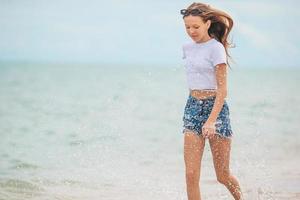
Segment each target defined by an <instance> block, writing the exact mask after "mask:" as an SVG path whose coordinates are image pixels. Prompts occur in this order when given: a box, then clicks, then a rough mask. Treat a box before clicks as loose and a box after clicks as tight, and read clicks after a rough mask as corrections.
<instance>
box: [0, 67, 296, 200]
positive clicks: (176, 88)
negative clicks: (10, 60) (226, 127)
mask: <svg viewBox="0 0 300 200" xmlns="http://www.w3.org/2000/svg"><path fill="white" fill-rule="evenodd" d="M299 84H300V70H299V69H293V68H289V69H285V68H284V67H283V68H280V69H277V68H275V69H270V68H259V67H255V68H251V69H249V68H242V67H239V68H238V67H236V68H234V67H233V68H232V69H229V70H228V88H229V89H228V96H227V99H226V100H227V102H228V105H229V109H230V118H231V125H232V128H233V132H234V135H233V138H232V148H231V159H230V169H231V172H232V174H233V175H234V176H236V177H237V179H238V180H239V181H240V184H241V187H242V190H243V193H244V197H245V199H249V200H266V199H270V200H271V199H272V200H273V199H274V200H275V199H278V200H296V199H300V187H299V185H300V171H299V164H300V157H299V154H298V153H299V151H300V133H299V131H298V128H299V119H300V114H299V113H300V106H299V102H300V101H299V100H300V92H299V91H300V90H299V88H298V86H299ZM187 97H188V89H187V85H186V81H185V74H184V69H183V67H182V66H180V65H178V66H160V67H157V66H156V67H151V66H139V65H132V66H113V65H100V64H99V65H97V64H94V65H84V64H80V65H72V64H26V63H25V64H22V63H21V64H20V63H19V64H5V63H2V64H1V65H0V101H1V104H0V136H1V140H0V200H17V199H32V200H48V199H49V200H50V199H61V200H69V199H70V200H71V199H72V200H90V199H101V200H102V199H103V200H123V199H131V200H140V199H143V200H150V199H157V200H165V199H168V200H186V199H187V196H186V185H185V166H184V160H183V134H182V125H183V124H182V115H183V109H184V106H185V103H186V100H187ZM200 187H201V194H202V198H203V199H209V200H220V199H224V200H225V199H226V200H227V199H233V198H232V197H231V195H230V194H229V191H228V190H227V189H226V188H225V186H224V185H221V184H220V183H218V182H217V179H216V175H215V172H214V168H213V162H212V155H211V152H210V148H209V143H208V141H206V145H205V151H204V156H203V161H202V168H201V178H200Z"/></svg>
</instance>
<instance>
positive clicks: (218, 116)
mask: <svg viewBox="0 0 300 200" xmlns="http://www.w3.org/2000/svg"><path fill="white" fill-rule="evenodd" d="M181 14H182V15H183V21H184V24H185V28H186V32H187V34H188V35H189V36H190V37H191V38H192V40H193V41H192V42H189V43H186V44H184V45H183V59H184V66H185V70H186V75H187V83H188V87H189V91H190V93H189V96H188V98H187V102H186V105H185V108H184V116H183V124H184V125H183V128H184V129H183V134H184V161H185V167H186V185H187V196H188V199H189V200H200V199H201V197H200V188H199V179H200V166H201V159H202V155H203V150H204V145H205V139H206V138H207V139H209V144H210V148H211V152H212V156H213V163H214V167H215V171H216V176H217V180H218V181H219V182H220V183H222V184H224V185H225V186H226V187H227V188H228V190H229V191H230V193H231V194H232V195H233V197H234V199H239V200H240V199H242V193H241V188H240V186H239V183H238V181H237V179H236V178H235V177H234V176H233V175H232V174H231V173H230V170H229V160H230V149H231V137H232V136H233V132H232V129H231V125H230V118H229V107H228V105H227V102H226V100H225V98H226V96H227V81H226V78H227V76H226V75H227V64H228V58H227V57H230V56H229V55H228V51H227V48H228V47H229V43H228V42H227V37H228V34H229V32H230V31H231V29H232V26H233V20H232V18H231V17H230V16H229V15H228V14H226V13H225V12H223V11H220V10H217V9H214V8H212V7H211V6H209V5H206V4H202V3H192V4H191V5H190V6H189V7H188V8H187V9H182V10H181ZM228 66H230V65H229V64H228Z"/></svg>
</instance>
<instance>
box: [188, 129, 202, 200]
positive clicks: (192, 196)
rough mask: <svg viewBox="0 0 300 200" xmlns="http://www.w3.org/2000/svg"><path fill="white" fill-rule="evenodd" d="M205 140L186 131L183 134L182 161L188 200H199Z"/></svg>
mask: <svg viewBox="0 0 300 200" xmlns="http://www.w3.org/2000/svg"><path fill="white" fill-rule="evenodd" d="M204 145H205V139H204V138H203V137H202V135H200V136H198V135H196V134H194V133H193V132H190V131H188V130H186V132H185V134H184V161H185V170H186V171H185V177H186V186H187V196H188V200H201V195H200V188H199V180H200V167H201V159H202V155H203V149H204Z"/></svg>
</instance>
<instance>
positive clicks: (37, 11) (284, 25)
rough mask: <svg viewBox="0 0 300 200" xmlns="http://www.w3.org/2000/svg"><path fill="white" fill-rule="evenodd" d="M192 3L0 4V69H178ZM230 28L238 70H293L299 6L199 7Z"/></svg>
mask: <svg viewBox="0 0 300 200" xmlns="http://www.w3.org/2000/svg"><path fill="white" fill-rule="evenodd" d="M192 2H193V1H184V0H172V1H159V0H152V1H149V0H148V1H146V0H109V1H103V0H98V1H96V0H89V1H83V0H51V1H50V0H48V1H46V0H25V1H24V0H0V61H17V62H19V61H20V62H22V61H26V62H31V61H32V62H72V63H75V62H80V63H116V64H157V65H162V66H163V65H174V66H175V65H176V66H178V65H180V63H181V61H182V60H181V54H182V52H181V51H182V49H181V46H182V44H183V43H184V42H186V41H190V40H191V39H190V38H189V37H188V36H187V34H186V32H185V29H184V24H183V20H182V17H181V16H180V14H179V10H180V9H182V8H185V7H187V6H188V5H189V4H190V3H192ZM202 2H204V3H208V4H210V5H211V6H213V7H217V8H219V9H222V10H224V11H225V12H227V13H229V14H230V15H231V16H232V17H233V19H234V22H235V25H234V28H233V30H232V33H231V38H232V40H233V42H234V43H235V45H236V47H235V48H234V49H231V50H230V52H231V54H232V56H233V58H234V59H235V61H236V64H233V65H238V66H240V67H284V68H287V67H299V68H300V66H299V64H298V63H300V37H299V36H300V28H299V19H300V11H299V6H300V3H298V1H296V0H295V1H292V0H285V1H280V0H277V1H276V0H274V1H267V0H260V1H258V0H257V1H256V0H251V1H250V0H240V1H239V0H231V1H230V0H226V1H224V0H220V1H202Z"/></svg>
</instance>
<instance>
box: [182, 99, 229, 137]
mask: <svg viewBox="0 0 300 200" xmlns="http://www.w3.org/2000/svg"><path fill="white" fill-rule="evenodd" d="M215 98H216V97H215V96H213V97H208V98H206V99H197V98H196V97H193V96H192V95H189V96H188V99H187V102H186V105H185V108H184V115H183V118H182V120H183V131H182V133H185V131H186V129H188V130H190V131H193V132H194V133H196V134H197V135H200V134H202V126H203V125H204V123H205V122H206V120H207V119H208V117H209V115H210V113H211V110H212V108H213V105H214V102H215ZM215 126H216V134H218V136H220V137H227V138H229V137H231V136H233V132H232V130H231V125H230V118H229V107H228V104H227V102H226V100H224V104H223V107H222V109H221V111H220V112H219V115H218V117H217V120H216V123H215Z"/></svg>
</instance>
